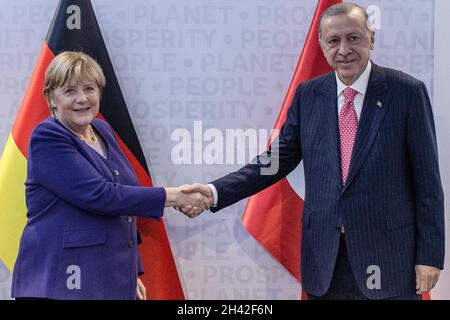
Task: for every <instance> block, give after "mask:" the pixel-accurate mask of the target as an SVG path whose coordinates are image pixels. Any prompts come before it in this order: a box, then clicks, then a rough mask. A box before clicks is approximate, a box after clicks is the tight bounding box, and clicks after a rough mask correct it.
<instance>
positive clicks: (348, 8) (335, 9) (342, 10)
mask: <svg viewBox="0 0 450 320" xmlns="http://www.w3.org/2000/svg"><path fill="white" fill-rule="evenodd" d="M355 9H356V10H360V11H361V12H362V14H363V16H364V19H365V22H366V27H367V30H368V31H371V32H372V31H374V29H373V26H372V24H371V23H370V21H369V16H368V14H367V12H366V10H365V9H364V8H363V7H361V6H360V5H358V4H356V3H349V2H346V3H338V4H335V5H332V6H330V7H329V8H328V9H326V10H325V11H324V12H323V13H322V15H321V16H320V19H319V39H320V38H321V36H322V32H321V27H320V26H321V23H322V20H323V18H327V17H334V16H339V15H341V14H349V13H350V12H352V11H353V10H355Z"/></svg>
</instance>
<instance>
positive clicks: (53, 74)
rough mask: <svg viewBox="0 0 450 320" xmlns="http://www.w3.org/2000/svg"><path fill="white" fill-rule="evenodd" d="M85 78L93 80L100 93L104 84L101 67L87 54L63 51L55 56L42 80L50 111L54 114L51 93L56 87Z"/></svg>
mask: <svg viewBox="0 0 450 320" xmlns="http://www.w3.org/2000/svg"><path fill="white" fill-rule="evenodd" d="M86 79H87V80H90V81H94V82H95V83H96V84H97V86H98V88H99V90H100V93H101V91H102V89H103V88H104V87H105V85H106V79H105V75H104V74H103V70H102V68H101V67H100V65H99V64H98V63H97V61H95V60H94V59H92V58H91V57H90V56H89V55H87V54H86V53H84V52H79V51H65V52H62V53H60V54H58V55H57V56H55V57H54V58H53V60H52V61H51V62H50V64H49V65H48V67H47V70H46V72H45V82H44V96H45V99H46V100H47V104H48V108H49V110H50V113H51V114H52V115H54V109H55V107H54V106H53V105H52V103H51V95H52V93H53V91H54V90H55V89H56V88H59V87H62V86H64V85H66V84H67V83H69V82H70V81H75V82H77V83H79V82H81V81H83V80H86Z"/></svg>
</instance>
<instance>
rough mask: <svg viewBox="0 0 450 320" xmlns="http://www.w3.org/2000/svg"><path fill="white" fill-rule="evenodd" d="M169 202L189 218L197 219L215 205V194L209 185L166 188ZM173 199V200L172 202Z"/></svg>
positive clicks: (195, 184) (197, 184)
mask: <svg viewBox="0 0 450 320" xmlns="http://www.w3.org/2000/svg"><path fill="white" fill-rule="evenodd" d="M166 192H167V198H168V200H167V202H168V203H169V204H170V203H173V207H174V208H175V209H177V210H179V211H180V212H182V213H184V214H185V215H186V216H188V217H189V218H195V217H196V216H198V215H200V214H201V213H202V212H203V211H205V210H208V209H209V208H210V207H211V206H212V204H213V203H214V199H213V193H212V191H211V189H210V188H209V187H208V186H207V185H203V184H199V183H194V184H191V185H187V184H185V185H182V186H180V187H178V188H166ZM170 199H172V200H170Z"/></svg>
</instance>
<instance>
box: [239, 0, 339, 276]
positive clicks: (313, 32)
mask: <svg viewBox="0 0 450 320" xmlns="http://www.w3.org/2000/svg"><path fill="white" fill-rule="evenodd" d="M341 2H342V1H340V0H319V1H318V4H317V8H316V11H315V13H314V17H313V20H312V23H311V27H310V29H309V32H308V36H307V37H306V41H305V45H304V47H303V51H302V53H301V55H300V59H299V60H298V64H297V67H296V69H295V72H294V75H293V77H292V81H291V84H290V86H289V89H288V92H287V94H286V98H285V99H284V102H283V105H282V107H281V110H280V114H279V116H278V119H277V122H276V123H275V126H274V129H278V130H280V129H281V127H282V126H283V124H284V122H285V120H286V115H287V112H288V109H289V107H290V105H291V102H292V98H293V97H294V94H295V91H296V89H297V87H298V85H299V84H300V83H302V82H305V81H307V80H309V79H312V78H314V77H317V76H320V75H321V74H324V73H326V72H329V71H331V67H330V66H329V65H328V63H327V61H326V60H325V57H324V55H323V53H322V49H321V48H320V46H319V40H318V39H319V33H318V23H319V19H320V16H321V14H322V13H323V12H324V11H325V10H326V9H327V8H328V7H329V6H331V5H333V4H337V3H341ZM278 130H275V132H279V131H278ZM275 138H276V135H273V136H272V137H271V138H270V142H272V141H273V139H275ZM294 173H295V172H294ZM291 179H297V180H298V179H300V177H299V176H298V174H297V176H292V173H291V174H290V175H288V177H286V178H284V179H282V180H281V181H279V182H278V183H276V184H274V185H272V186H271V187H269V188H267V189H265V190H263V191H261V192H259V193H258V194H256V195H254V196H252V197H250V198H249V200H248V202H247V206H246V208H245V211H244V215H243V217H242V223H243V224H244V227H245V228H246V229H247V230H248V232H250V234H251V235H252V236H253V237H254V238H255V239H256V240H257V241H258V242H259V243H260V244H261V245H262V246H263V247H264V248H265V249H266V250H267V251H269V253H270V254H271V255H272V256H273V257H274V258H275V259H277V260H278V261H279V262H280V263H281V264H282V265H283V266H284V267H285V268H286V269H287V270H288V271H289V272H290V273H291V274H292V275H293V276H294V277H295V278H296V279H298V280H299V281H301V274H300V243H301V228H302V226H301V217H302V212H303V199H302V198H301V197H300V195H298V194H297V192H296V191H295V190H294V188H293V186H292V185H291V182H290V180H291ZM291 181H292V180H291Z"/></svg>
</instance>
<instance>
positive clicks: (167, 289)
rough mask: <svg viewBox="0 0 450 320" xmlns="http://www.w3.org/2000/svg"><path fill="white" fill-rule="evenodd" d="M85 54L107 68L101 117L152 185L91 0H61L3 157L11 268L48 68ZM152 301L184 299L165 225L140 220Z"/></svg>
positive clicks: (0, 224) (43, 113) (1, 204)
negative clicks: (60, 57) (61, 57)
mask: <svg viewBox="0 0 450 320" xmlns="http://www.w3.org/2000/svg"><path fill="white" fill-rule="evenodd" d="M67 50H70V51H83V52H85V53H87V54H89V55H90V56H91V57H93V58H94V59H95V60H97V62H98V63H99V64H100V66H101V67H102V68H103V71H104V73H105V76H106V79H107V85H106V87H105V88H104V90H103V92H102V99H101V103H100V112H99V115H98V117H99V118H101V119H103V120H106V121H107V122H108V123H109V124H110V125H111V126H112V128H113V129H114V131H115V134H116V138H117V140H118V141H119V145H120V147H121V149H122V151H123V153H124V154H125V155H126V156H127V158H128V160H129V162H130V163H131V165H132V167H133V169H134V171H135V172H136V175H137V176H138V178H139V182H140V184H141V185H143V186H152V181H151V178H150V174H149V170H148V167H147V164H146V161H145V158H144V153H143V152H142V149H141V146H140V143H139V140H138V137H137V135H136V131H135V129H134V126H133V123H132V121H131V118H130V115H129V113H128V109H127V106H126V104H125V100H124V98H123V96H122V92H121V90H120V87H119V84H118V82H117V78H116V75H115V73H114V69H113V66H112V64H111V60H110V58H109V55H108V52H107V49H106V46H105V42H104V40H103V37H102V34H101V31H100V28H99V26H98V23H97V19H96V17H95V13H94V10H93V8H92V5H91V3H90V1H89V0H77V1H69V0H60V2H59V4H58V7H57V9H56V13H55V16H54V18H53V21H52V23H51V25H50V29H49V31H48V34H47V37H46V41H45V43H44V45H43V46H42V49H41V52H40V55H39V58H38V61H37V64H36V67H35V70H34V73H33V75H32V77H31V81H30V84H29V86H28V89H27V91H26V93H25V97H24V99H23V101H22V105H21V107H20V109H19V112H18V114H17V118H16V120H15V122H14V124H13V127H12V130H11V134H10V135H9V138H8V140H7V143H6V146H5V149H4V151H3V154H2V157H1V158H0V258H1V259H2V260H3V262H4V263H5V264H6V266H7V267H8V268H9V270H12V268H13V266H14V262H15V259H16V256H17V253H18V248H19V242H20V236H21V233H22V231H23V228H24V227H25V223H26V212H27V210H26V205H25V185H24V183H25V179H26V170H27V157H28V142H29V139H30V136H31V132H32V131H33V129H34V127H35V126H36V125H37V124H38V123H40V122H41V121H43V120H44V119H45V118H47V117H48V116H49V111H48V107H47V103H46V101H45V98H44V96H43V93H42V90H43V86H44V76H45V70H46V68H47V66H48V65H49V63H50V61H51V60H52V59H53V58H54V57H55V55H57V54H58V53H60V52H62V51H67ZM138 227H139V231H140V233H141V236H142V240H143V243H142V244H141V245H140V249H141V256H142V260H143V264H144V269H145V274H144V276H143V278H142V279H143V282H144V284H145V285H146V287H147V297H148V298H149V299H184V295H183V290H182V287H181V283H180V280H179V276H178V273H177V270H176V266H175V263H174V260H173V256H172V252H171V249H170V245H169V241H168V238H167V234H166V230H165V227H164V222H163V221H159V222H157V221H153V220H150V219H139V220H138Z"/></svg>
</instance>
